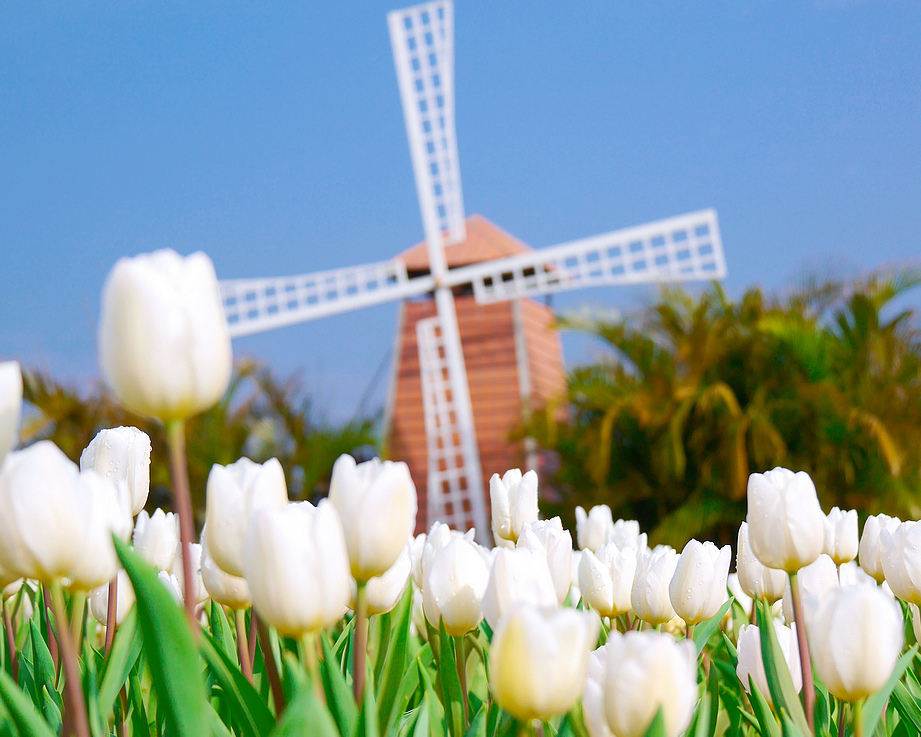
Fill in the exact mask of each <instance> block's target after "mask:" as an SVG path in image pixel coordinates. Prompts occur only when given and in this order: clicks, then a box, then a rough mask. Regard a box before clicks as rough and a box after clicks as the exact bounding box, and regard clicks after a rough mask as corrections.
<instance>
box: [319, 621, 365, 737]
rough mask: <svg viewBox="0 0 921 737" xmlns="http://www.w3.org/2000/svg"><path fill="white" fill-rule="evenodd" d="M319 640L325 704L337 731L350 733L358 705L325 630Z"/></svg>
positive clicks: (356, 720) (355, 721) (351, 732)
mask: <svg viewBox="0 0 921 737" xmlns="http://www.w3.org/2000/svg"><path fill="white" fill-rule="evenodd" d="M320 642H321V643H322V644H323V662H322V663H320V676H321V678H322V679H323V690H324V691H325V692H326V705H327V706H328V707H329V711H330V713H331V714H332V715H333V719H334V720H335V722H336V725H337V726H338V727H339V732H340V733H342V734H345V735H351V734H353V733H354V732H355V726H356V725H357V724H358V705H357V704H356V703H355V697H354V696H353V695H352V689H351V688H349V684H348V683H347V682H346V680H345V676H344V675H343V674H342V670H341V669H340V667H339V663H338V662H337V660H336V657H335V655H333V650H332V648H331V647H330V644H329V637H328V636H327V634H326V633H325V632H324V633H323V634H322V635H321V636H320Z"/></svg>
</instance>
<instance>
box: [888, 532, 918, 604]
mask: <svg viewBox="0 0 921 737" xmlns="http://www.w3.org/2000/svg"><path fill="white" fill-rule="evenodd" d="M879 548H880V561H881V562H882V567H883V573H884V574H885V576H886V583H888V584H889V587H890V588H891V589H892V593H894V594H895V595H896V596H897V597H899V598H900V599H901V600H902V601H905V602H908V603H909V604H915V605H918V604H921V522H903V523H902V524H900V525H899V526H898V527H896V528H895V529H894V530H892V531H890V530H888V529H886V528H883V529H882V530H881V531H880V533H879Z"/></svg>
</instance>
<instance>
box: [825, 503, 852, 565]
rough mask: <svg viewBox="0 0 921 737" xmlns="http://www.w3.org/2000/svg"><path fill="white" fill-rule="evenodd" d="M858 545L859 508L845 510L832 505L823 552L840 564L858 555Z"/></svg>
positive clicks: (826, 521) (826, 526)
mask: <svg viewBox="0 0 921 737" xmlns="http://www.w3.org/2000/svg"><path fill="white" fill-rule="evenodd" d="M857 546H858V537H857V510H856V509H851V510H849V511H847V512H844V511H842V510H840V509H838V507H832V508H831V511H830V512H829V513H828V514H827V515H826V517H825V546H824V548H823V550H822V552H823V553H826V554H828V555H829V556H831V559H832V560H833V561H835V565H839V566H840V565H841V564H842V563H847V562H848V561H851V560H854V558H856V557H857Z"/></svg>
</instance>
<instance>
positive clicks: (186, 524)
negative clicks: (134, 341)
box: [167, 420, 198, 632]
mask: <svg viewBox="0 0 921 737" xmlns="http://www.w3.org/2000/svg"><path fill="white" fill-rule="evenodd" d="M167 433H168V434H169V460H170V475H171V476H172V481H173V504H174V505H175V506H176V512H177V513H178V514H179V541H180V544H181V547H182V588H183V598H184V600H185V613H186V616H187V617H188V619H189V626H190V627H191V628H192V632H198V627H197V620H196V619H195V583H194V581H193V579H192V575H193V571H192V539H193V538H194V537H195V522H194V520H193V519H192V514H193V513H192V494H191V492H190V491H189V471H188V468H187V466H186V458H185V422H184V421H183V420H172V421H171V422H170V423H169V424H168V425H167Z"/></svg>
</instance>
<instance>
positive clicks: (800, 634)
mask: <svg viewBox="0 0 921 737" xmlns="http://www.w3.org/2000/svg"><path fill="white" fill-rule="evenodd" d="M790 593H791V595H792V597H793V616H794V617H795V618H796V640H797V643H798V644H799V662H800V668H801V670H802V674H803V709H804V711H805V712H806V723H807V724H808V725H809V729H810V730H811V732H812V734H815V684H814V683H813V681H812V660H811V659H810V657H809V642H808V641H807V640H806V620H805V614H804V613H803V602H802V597H801V596H800V590H799V582H798V581H797V579H796V571H794V572H793V573H791V574H790Z"/></svg>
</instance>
